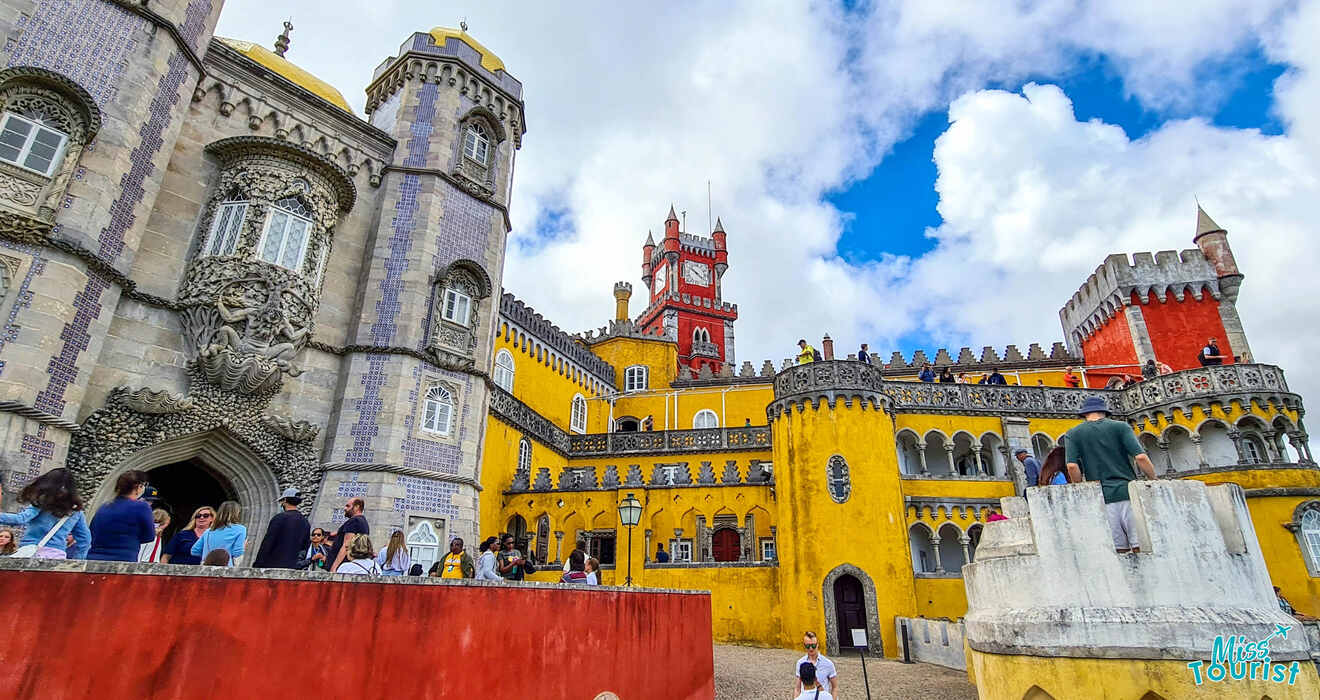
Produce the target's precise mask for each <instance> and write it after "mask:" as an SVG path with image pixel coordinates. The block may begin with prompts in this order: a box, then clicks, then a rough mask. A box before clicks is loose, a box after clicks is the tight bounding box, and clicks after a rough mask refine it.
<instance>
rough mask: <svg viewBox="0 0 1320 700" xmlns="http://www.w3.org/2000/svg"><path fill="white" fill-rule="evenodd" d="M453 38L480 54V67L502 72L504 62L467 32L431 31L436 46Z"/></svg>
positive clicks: (440, 29)
mask: <svg viewBox="0 0 1320 700" xmlns="http://www.w3.org/2000/svg"><path fill="white" fill-rule="evenodd" d="M449 37H453V38H455V39H458V40H459V41H461V42H463V43H464V44H467V45H468V46H471V47H472V49H473V50H475V51H476V52H477V53H479V54H481V67H482V68H485V69H486V70H488V71H490V72H492V73H494V72H495V71H497V70H504V61H501V60H500V58H499V56H496V55H495V54H493V53H491V51H490V49H488V48H486V47H484V46H482V45H481V44H480V43H479V42H478V41H477V40H476V39H473V38H472V37H471V36H470V35H469V34H468V33H467V32H465V31H462V30H460V29H450V28H449V27H436V28H435V29H432V30H431V38H432V39H435V43H436V45H437V46H444V45H445V39H448V38H449Z"/></svg>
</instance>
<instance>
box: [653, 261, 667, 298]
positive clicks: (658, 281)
mask: <svg viewBox="0 0 1320 700" xmlns="http://www.w3.org/2000/svg"><path fill="white" fill-rule="evenodd" d="M667 272H668V270H667V269H665V266H664V265H661V266H660V267H659V268H658V269H656V271H655V292H654V293H655V294H659V293H660V292H662V291H664V289H665V273H667Z"/></svg>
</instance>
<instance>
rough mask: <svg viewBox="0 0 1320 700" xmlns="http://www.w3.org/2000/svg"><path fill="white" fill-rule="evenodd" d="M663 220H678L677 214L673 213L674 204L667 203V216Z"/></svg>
mask: <svg viewBox="0 0 1320 700" xmlns="http://www.w3.org/2000/svg"><path fill="white" fill-rule="evenodd" d="M665 221H678V215H677V214H675V213H674V205H672V204H670V205H669V216H668V217H667V218H666V219H665Z"/></svg>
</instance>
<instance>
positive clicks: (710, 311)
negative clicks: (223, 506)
mask: <svg viewBox="0 0 1320 700" xmlns="http://www.w3.org/2000/svg"><path fill="white" fill-rule="evenodd" d="M725 242H726V239H725V234H724V224H722V223H720V221H719V220H718V219H716V221H715V230H714V231H712V232H711V234H710V237H709V238H706V237H704V236H694V235H691V234H688V233H684V232H682V231H679V230H678V217H677V216H676V215H675V214H674V207H672V206H671V207H669V218H667V219H665V236H664V238H663V239H662V240H661V242H660V245H658V246H657V245H656V243H655V239H654V238H652V236H651V234H650V233H648V234H646V244H645V245H643V246H642V282H644V283H645V284H646V288H647V290H649V292H650V304H649V305H648V306H647V307H646V311H643V312H642V315H641V316H640V317H638V319H637V327H638V328H641V329H642V331H644V332H646V333H655V332H656V330H657V329H659V330H660V331H661V332H662V333H663V334H664V335H665V336H668V337H670V338H674V339H675V340H677V341H678V363H679V365H682V366H686V367H691V368H692V369H693V370H698V371H699V370H700V369H701V368H702V367H709V368H710V370H711V372H714V373H716V374H718V373H719V371H720V370H721V369H722V368H723V367H724V366H725V365H729V366H732V365H733V322H734V321H735V320H737V318H738V305H737V304H730V303H728V302H726V301H724V300H723V299H722V298H721V295H720V280H721V279H722V278H723V277H724V271H725V270H727V269H728V268H729V253H728V250H727V249H726V248H725Z"/></svg>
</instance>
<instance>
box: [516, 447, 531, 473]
mask: <svg viewBox="0 0 1320 700" xmlns="http://www.w3.org/2000/svg"><path fill="white" fill-rule="evenodd" d="M518 471H520V472H524V473H528V474H530V473H531V471H532V441H531V440H528V439H527V438H523V439H522V440H519V441H518Z"/></svg>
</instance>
